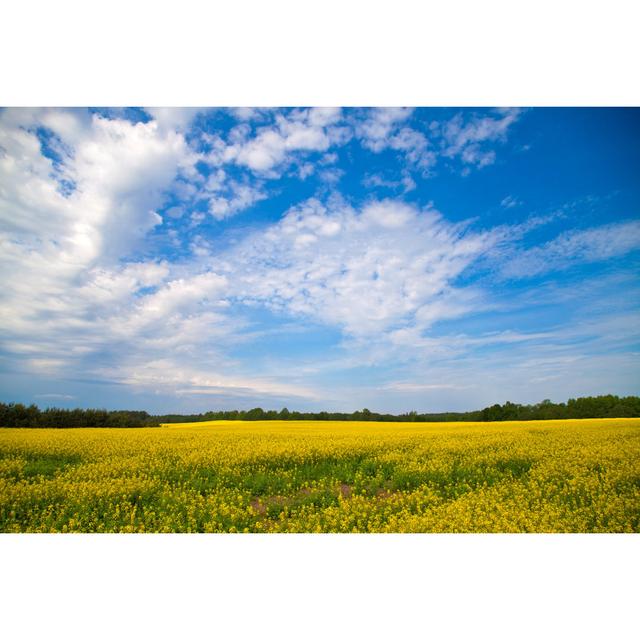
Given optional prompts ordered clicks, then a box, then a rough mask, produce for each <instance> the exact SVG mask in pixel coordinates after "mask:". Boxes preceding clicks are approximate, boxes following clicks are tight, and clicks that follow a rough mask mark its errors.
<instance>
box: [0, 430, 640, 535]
mask: <svg viewBox="0 0 640 640" xmlns="http://www.w3.org/2000/svg"><path fill="white" fill-rule="evenodd" d="M639 530H640V419H633V418H629V419H605V420H562V421H547V422H498V423H468V422H467V423H372V422H360V423H358V422H293V421H287V422H279V421H270V422H209V423H192V424H182V425H166V426H163V427H161V428H155V429H151V428H147V429H59V430H57V429H0V531H2V532H638V531H639Z"/></svg>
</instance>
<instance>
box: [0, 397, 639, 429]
mask: <svg viewBox="0 0 640 640" xmlns="http://www.w3.org/2000/svg"><path fill="white" fill-rule="evenodd" d="M635 417H640V398H639V397H637V396H627V397H623V398H620V397H618V396H614V395H606V396H587V397H583V398H571V399H570V400H568V401H567V402H566V403H565V402H558V403H555V402H551V400H543V401H542V402H539V403H538V404H515V403H513V402H505V403H504V404H502V405H501V404H494V405H492V406H491V407H486V408H484V409H481V410H479V411H466V412H446V413H417V412H416V411H410V412H408V413H401V414H399V415H394V414H391V413H376V412H373V411H369V409H362V410H361V411H354V412H353V413H336V412H329V411H320V412H300V411H289V410H288V409H287V408H284V409H282V410H280V411H275V410H266V411H265V410H264V409H262V408H261V407H256V408H254V409H249V410H247V411H244V410H234V411H207V412H206V413H197V414H190V415H181V414H168V415H150V414H149V413H147V412H146V411H107V410H106V409H57V408H48V409H44V410H40V409H39V408H38V407H37V406H36V405H34V404H32V405H30V406H25V405H23V404H20V403H10V404H4V403H1V402H0V427H29V428H57V429H63V428H85V427H115V428H131V427H159V426H160V424H161V423H172V422H173V423H175V422H205V421H209V420H342V421H371V422H373V421H375V422H497V421H504V420H568V419H573V418H635Z"/></svg>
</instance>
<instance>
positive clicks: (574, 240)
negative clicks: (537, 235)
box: [502, 220, 640, 278]
mask: <svg viewBox="0 0 640 640" xmlns="http://www.w3.org/2000/svg"><path fill="white" fill-rule="evenodd" d="M638 249H640V221H638V220H630V221H627V222H616V223H612V224H608V225H603V226H600V227H594V228H591V229H584V230H578V231H576V230H571V231H566V232H564V233H562V234H561V235H559V236H558V237H557V238H554V239H553V240H550V241H549V242H547V243H546V244H543V245H541V246H537V247H532V248H531V249H527V250H524V251H520V252H515V253H510V254H508V255H507V256H506V259H505V262H504V266H503V269H502V273H503V275H504V276H505V277H510V278H527V277H532V276H537V275H540V274H543V273H547V272H549V271H556V270H560V269H566V268H568V267H570V266H572V265H574V264H583V263H589V262H599V261H602V260H608V259H610V258H615V257H618V256H623V255H626V254H627V253H629V252H631V251H637V250H638Z"/></svg>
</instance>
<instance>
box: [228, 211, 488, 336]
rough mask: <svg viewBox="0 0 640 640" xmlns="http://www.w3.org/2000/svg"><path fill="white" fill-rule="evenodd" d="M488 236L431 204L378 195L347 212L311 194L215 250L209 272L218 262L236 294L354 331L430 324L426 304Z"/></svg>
mask: <svg viewBox="0 0 640 640" xmlns="http://www.w3.org/2000/svg"><path fill="white" fill-rule="evenodd" d="M492 242H493V240H492V236H491V235H490V234H471V233H469V232H465V231H464V229H463V228H462V227H459V226H455V225H450V224H448V223H446V222H445V221H444V220H443V219H442V217H441V216H440V214H439V213H438V212H437V211H435V210H433V209H427V210H422V211H421V210H418V209H415V208H414V207H412V206H410V205H407V204H404V203H402V202H396V201H390V200H387V201H380V202H378V201H373V202H371V203H369V204H368V205H366V206H365V207H363V208H362V210H361V211H356V210H354V209H352V208H351V207H349V206H347V205H345V204H344V203H340V202H331V203H330V204H329V205H325V204H323V203H321V202H320V201H318V200H313V199H312V200H309V201H307V202H306V203H304V204H303V205H302V206H300V207H296V208H294V209H292V210H290V211H289V212H288V213H287V215H285V216H284V218H283V219H282V220H281V222H279V223H278V224H276V225H274V226H273V227H272V228H271V229H269V230H267V231H266V232H265V233H260V234H257V235H254V236H251V237H250V238H248V239H247V240H246V241H244V242H243V243H241V245H240V246H238V247H237V248H234V249H233V250H232V251H231V252H230V253H229V254H227V255H223V256H222V257H221V262H220V264H219V269H223V268H225V267H224V265H225V264H226V265H227V267H226V269H227V273H228V277H229V278H230V281H232V282H233V286H232V290H233V291H234V292H235V295H236V297H237V299H238V300H240V301H244V302H251V301H254V302H259V303H261V304H265V305H267V306H269V307H271V308H273V309H275V310H280V311H284V312H286V313H291V314H294V315H302V316H308V317H310V318H313V319H314V320H320V321H323V322H326V323H328V324H332V325H335V326H338V327H340V328H342V330H343V331H344V332H345V333H346V334H348V335H351V336H363V335H372V334H377V333H379V332H384V331H388V330H391V329H393V328H394V327H398V326H406V325H411V326H412V325H414V324H416V323H419V324H420V325H421V326H422V327H426V326H428V325H429V324H431V323H433V322H436V321H437V320H438V315H439V314H432V316H429V314H428V313H427V310H428V308H429V307H430V305H436V304H440V298H441V297H442V296H444V295H445V294H446V293H447V292H448V290H449V289H450V288H451V287H452V286H453V283H454V281H455V280H456V278H457V276H459V275H460V273H462V271H463V270H464V269H465V268H466V267H467V266H469V265H470V264H471V263H472V262H473V261H474V260H476V259H477V258H478V256H479V255H481V254H482V253H483V252H484V251H485V250H486V249H487V248H488V247H489V246H490V245H491V244H492ZM219 269H218V270H219Z"/></svg>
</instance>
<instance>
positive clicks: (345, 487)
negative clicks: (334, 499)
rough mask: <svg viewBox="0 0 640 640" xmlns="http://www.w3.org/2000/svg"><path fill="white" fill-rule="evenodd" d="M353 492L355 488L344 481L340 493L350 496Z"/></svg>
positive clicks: (346, 496) (345, 496)
mask: <svg viewBox="0 0 640 640" xmlns="http://www.w3.org/2000/svg"><path fill="white" fill-rule="evenodd" d="M352 493H353V489H352V488H351V486H350V485H348V484H345V483H344V482H343V483H342V484H341V485H340V495H341V496H342V497H343V498H350V497H351V494H352Z"/></svg>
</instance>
